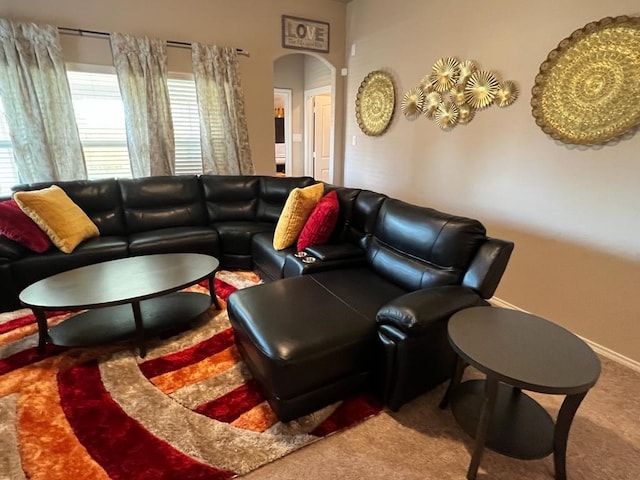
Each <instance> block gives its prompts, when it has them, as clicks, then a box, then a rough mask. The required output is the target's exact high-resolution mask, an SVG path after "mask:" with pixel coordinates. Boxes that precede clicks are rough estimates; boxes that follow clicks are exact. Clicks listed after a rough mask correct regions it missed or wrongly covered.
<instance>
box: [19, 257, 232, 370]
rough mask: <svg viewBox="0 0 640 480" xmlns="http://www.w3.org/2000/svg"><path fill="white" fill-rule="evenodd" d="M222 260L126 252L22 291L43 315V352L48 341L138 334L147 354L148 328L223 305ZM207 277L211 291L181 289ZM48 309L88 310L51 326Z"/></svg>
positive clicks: (76, 342)
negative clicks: (218, 278) (217, 280)
mask: <svg viewBox="0 0 640 480" xmlns="http://www.w3.org/2000/svg"><path fill="white" fill-rule="evenodd" d="M219 266H220V262H219V261H218V260H217V259H216V258H214V257H211V256H209V255H202V254H197V253H167V254H157V255H143V256H139V257H129V258H121V259H118V260H111V261H107V262H102V263H96V264H93V265H87V266H85V267H80V268H76V269H73V270H69V271H66V272H62V273H58V274H57V275H53V276H51V277H48V278H45V279H43V280H40V281H38V282H36V283H34V284H32V285H30V286H28V287H27V288H25V289H24V290H23V291H22V292H20V297H19V298H20V301H21V302H22V304H23V305H25V306H26V307H29V308H31V309H32V310H33V313H34V315H35V317H36V319H37V321H38V352H39V353H43V351H44V348H45V345H46V344H47V343H51V344H55V345H61V346H69V347H77V346H92V345H99V344H105V343H112V342H116V341H122V340H129V339H132V338H135V340H136V344H137V347H138V349H139V352H140V356H141V357H144V356H146V353H147V350H146V345H145V334H158V333H161V332H163V331H167V330H170V329H174V328H176V326H177V325H179V324H180V323H184V322H188V321H190V320H193V319H194V318H196V317H198V316H199V315H200V314H202V313H204V312H205V311H206V310H207V309H208V308H209V307H210V306H211V304H212V303H213V304H214V305H215V306H216V308H218V309H219V308H220V305H219V304H218V299H217V298H216V293H215V289H214V276H215V272H216V271H217V270H218V268H219ZM206 278H208V280H209V292H210V295H205V294H201V293H195V292H179V291H178V290H182V289H184V288H186V287H188V286H191V285H194V284H196V283H198V282H200V281H201V280H204V279H206ZM47 310H70V311H79V310H86V311H84V312H82V313H79V314H78V315H75V316H73V317H71V318H69V319H67V320H65V321H64V322H61V323H59V324H58V325H56V326H54V327H52V328H48V327H47V320H46V316H45V313H44V312H45V311H47Z"/></svg>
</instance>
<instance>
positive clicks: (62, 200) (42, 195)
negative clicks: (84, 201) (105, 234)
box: [13, 185, 100, 253]
mask: <svg viewBox="0 0 640 480" xmlns="http://www.w3.org/2000/svg"><path fill="white" fill-rule="evenodd" d="M13 198H14V199H15V201H16V203H17V204H18V205H19V206H20V209H21V210H22V211H23V212H24V213H26V214H27V215H28V216H29V217H30V218H31V219H32V220H33V221H34V222H35V223H37V224H38V226H39V227H40V228H41V229H42V230H44V232H45V233H46V234H47V235H48V236H49V238H50V239H51V241H52V242H53V244H54V245H55V246H56V247H58V248H59V249H60V250H61V251H63V252H64V253H71V252H72V251H73V250H74V249H75V248H76V247H77V246H78V245H79V244H80V243H81V242H82V241H84V240H86V239H88V238H91V237H97V236H98V235H99V234H100V232H99V231H98V227H96V225H95V224H94V223H93V222H92V221H91V219H90V218H89V217H88V216H87V214H86V213H84V212H83V211H82V209H81V208H80V207H79V206H78V205H76V204H75V203H74V202H73V201H72V200H71V199H70V198H69V196H68V195H67V194H66V193H65V192H64V190H62V189H61V188H60V187H58V186H57V185H52V186H50V187H49V188H44V189H42V190H35V191H31V192H16V193H15V194H14V195H13Z"/></svg>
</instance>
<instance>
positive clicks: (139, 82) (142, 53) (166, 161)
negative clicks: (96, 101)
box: [110, 33, 175, 177]
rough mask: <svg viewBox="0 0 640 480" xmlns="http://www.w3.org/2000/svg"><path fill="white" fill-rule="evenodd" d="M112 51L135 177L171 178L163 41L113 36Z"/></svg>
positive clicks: (170, 132) (172, 162)
mask: <svg viewBox="0 0 640 480" xmlns="http://www.w3.org/2000/svg"><path fill="white" fill-rule="evenodd" d="M110 38H111V51H112V52H113V64H114V65H115V67H116V73H117V75H118V83H119V85H120V95H121V96H122V101H123V102H124V111H125V123H126V127H127V145H128V147H129V156H130V157H131V171H132V172H133V176H134V177H146V176H149V175H173V172H174V167H175V141H174V137H173V122H172V120H171V107H170V104H169V90H168V88H167V47H166V44H165V42H164V41H162V40H157V39H149V38H146V37H134V36H132V35H126V34H121V33H112V34H111V35H110Z"/></svg>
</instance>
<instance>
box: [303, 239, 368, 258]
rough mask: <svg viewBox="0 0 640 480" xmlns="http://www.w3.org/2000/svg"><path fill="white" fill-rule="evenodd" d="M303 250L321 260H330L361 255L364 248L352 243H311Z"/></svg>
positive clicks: (362, 255)
mask: <svg viewBox="0 0 640 480" xmlns="http://www.w3.org/2000/svg"><path fill="white" fill-rule="evenodd" d="M305 251H306V252H307V253H308V254H309V255H313V256H314V257H316V258H317V259H319V260H322V261H323V262H326V261H330V260H343V259H346V258H354V257H363V258H364V250H362V249H361V248H360V247H358V246H356V245H354V244H352V243H332V244H324V245H313V246H311V247H307V248H306V249H305Z"/></svg>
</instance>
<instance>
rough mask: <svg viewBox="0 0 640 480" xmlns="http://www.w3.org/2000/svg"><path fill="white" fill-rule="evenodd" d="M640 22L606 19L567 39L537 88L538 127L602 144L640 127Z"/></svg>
mask: <svg viewBox="0 0 640 480" xmlns="http://www.w3.org/2000/svg"><path fill="white" fill-rule="evenodd" d="M639 99H640V17H628V16H620V17H615V18H613V17H606V18H603V19H602V20H599V21H597V22H591V23H588V24H587V25H585V26H584V27H583V28H581V29H579V30H576V31H575V32H573V33H572V34H571V35H570V36H569V37H567V38H565V39H563V40H562V41H561V42H560V43H559V44H558V47H557V48H556V49H554V50H552V51H551V52H550V53H549V54H548V56H547V59H546V60H545V61H544V62H542V64H541V65H540V71H539V73H538V75H537V76H536V78H535V85H534V86H533V88H532V89H531V110H532V114H533V117H534V118H535V120H536V124H537V125H538V126H539V127H540V128H541V129H542V131H543V132H544V133H546V134H548V135H550V136H551V137H552V138H554V139H556V140H558V141H560V142H563V143H567V144H574V145H601V144H605V143H607V142H610V141H612V140H614V139H616V138H618V137H620V136H622V135H624V134H625V133H627V132H630V131H633V130H634V129H635V128H637V127H638V125H640V101H639Z"/></svg>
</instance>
